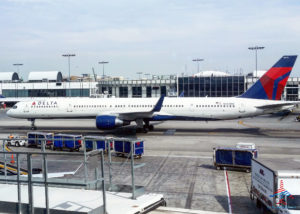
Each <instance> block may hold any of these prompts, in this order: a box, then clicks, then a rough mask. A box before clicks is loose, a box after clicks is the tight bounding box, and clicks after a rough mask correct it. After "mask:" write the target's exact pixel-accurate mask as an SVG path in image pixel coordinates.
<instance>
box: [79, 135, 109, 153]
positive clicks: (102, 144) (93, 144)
mask: <svg viewBox="0 0 300 214" xmlns="http://www.w3.org/2000/svg"><path fill="white" fill-rule="evenodd" d="M106 140H107V138H106V137H102V136H85V137H84V142H85V148H86V150H87V151H90V150H95V149H103V150H104V151H106V150H107V145H106Z"/></svg>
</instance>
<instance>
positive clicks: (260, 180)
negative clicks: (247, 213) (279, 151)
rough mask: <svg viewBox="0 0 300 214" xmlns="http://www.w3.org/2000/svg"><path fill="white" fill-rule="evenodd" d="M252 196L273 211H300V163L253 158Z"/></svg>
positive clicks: (258, 204)
mask: <svg viewBox="0 0 300 214" xmlns="http://www.w3.org/2000/svg"><path fill="white" fill-rule="evenodd" d="M250 198H251V199H252V200H254V199H255V198H256V203H257V207H258V208H263V209H264V210H269V211H271V212H272V213H285V214H288V213H291V214H294V213H298V214H299V213H300V163H299V162H298V163H297V162H295V161H294V160H288V159H281V160H280V159H272V160H270V159H269V160H267V159H266V160H259V159H252V172H251V190H250Z"/></svg>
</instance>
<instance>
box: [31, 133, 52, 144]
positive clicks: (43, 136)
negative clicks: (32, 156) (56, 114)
mask: <svg viewBox="0 0 300 214" xmlns="http://www.w3.org/2000/svg"><path fill="white" fill-rule="evenodd" d="M53 136H54V134H53V133H51V132H49V133H48V132H28V133H27V138H28V141H27V146H28V147H40V146H41V145H42V141H44V142H45V143H46V145H45V146H46V148H51V146H52V143H53V142H52V141H53Z"/></svg>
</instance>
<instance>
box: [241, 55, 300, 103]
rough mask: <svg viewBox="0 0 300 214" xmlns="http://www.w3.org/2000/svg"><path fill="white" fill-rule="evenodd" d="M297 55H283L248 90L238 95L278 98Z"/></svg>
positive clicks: (255, 97) (269, 98)
mask: <svg viewBox="0 0 300 214" xmlns="http://www.w3.org/2000/svg"><path fill="white" fill-rule="evenodd" d="M296 59H297V56H283V57H282V58H281V59H280V60H279V61H278V62H277V63H275V65H274V66H273V67H272V68H270V69H269V70H268V71H267V72H266V73H265V74H264V75H263V76H262V77H261V78H260V79H259V81H257V82H256V83H255V84H254V85H253V86H252V87H251V88H250V89H249V90H247V91H246V92H245V93H244V94H242V95H241V96H240V97H242V98H253V99H267V100H280V98H281V94H282V92H283V90H284V87H285V85H286V83H287V81H288V78H289V76H290V74H291V71H292V69H293V66H294V64H295V61H296Z"/></svg>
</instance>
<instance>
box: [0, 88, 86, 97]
mask: <svg viewBox="0 0 300 214" xmlns="http://www.w3.org/2000/svg"><path fill="white" fill-rule="evenodd" d="M2 95H3V96H5V97H66V96H69V89H29V90H25V89H17V90H14V89H3V90H2ZM89 96H90V90H89V89H71V97H89Z"/></svg>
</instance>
